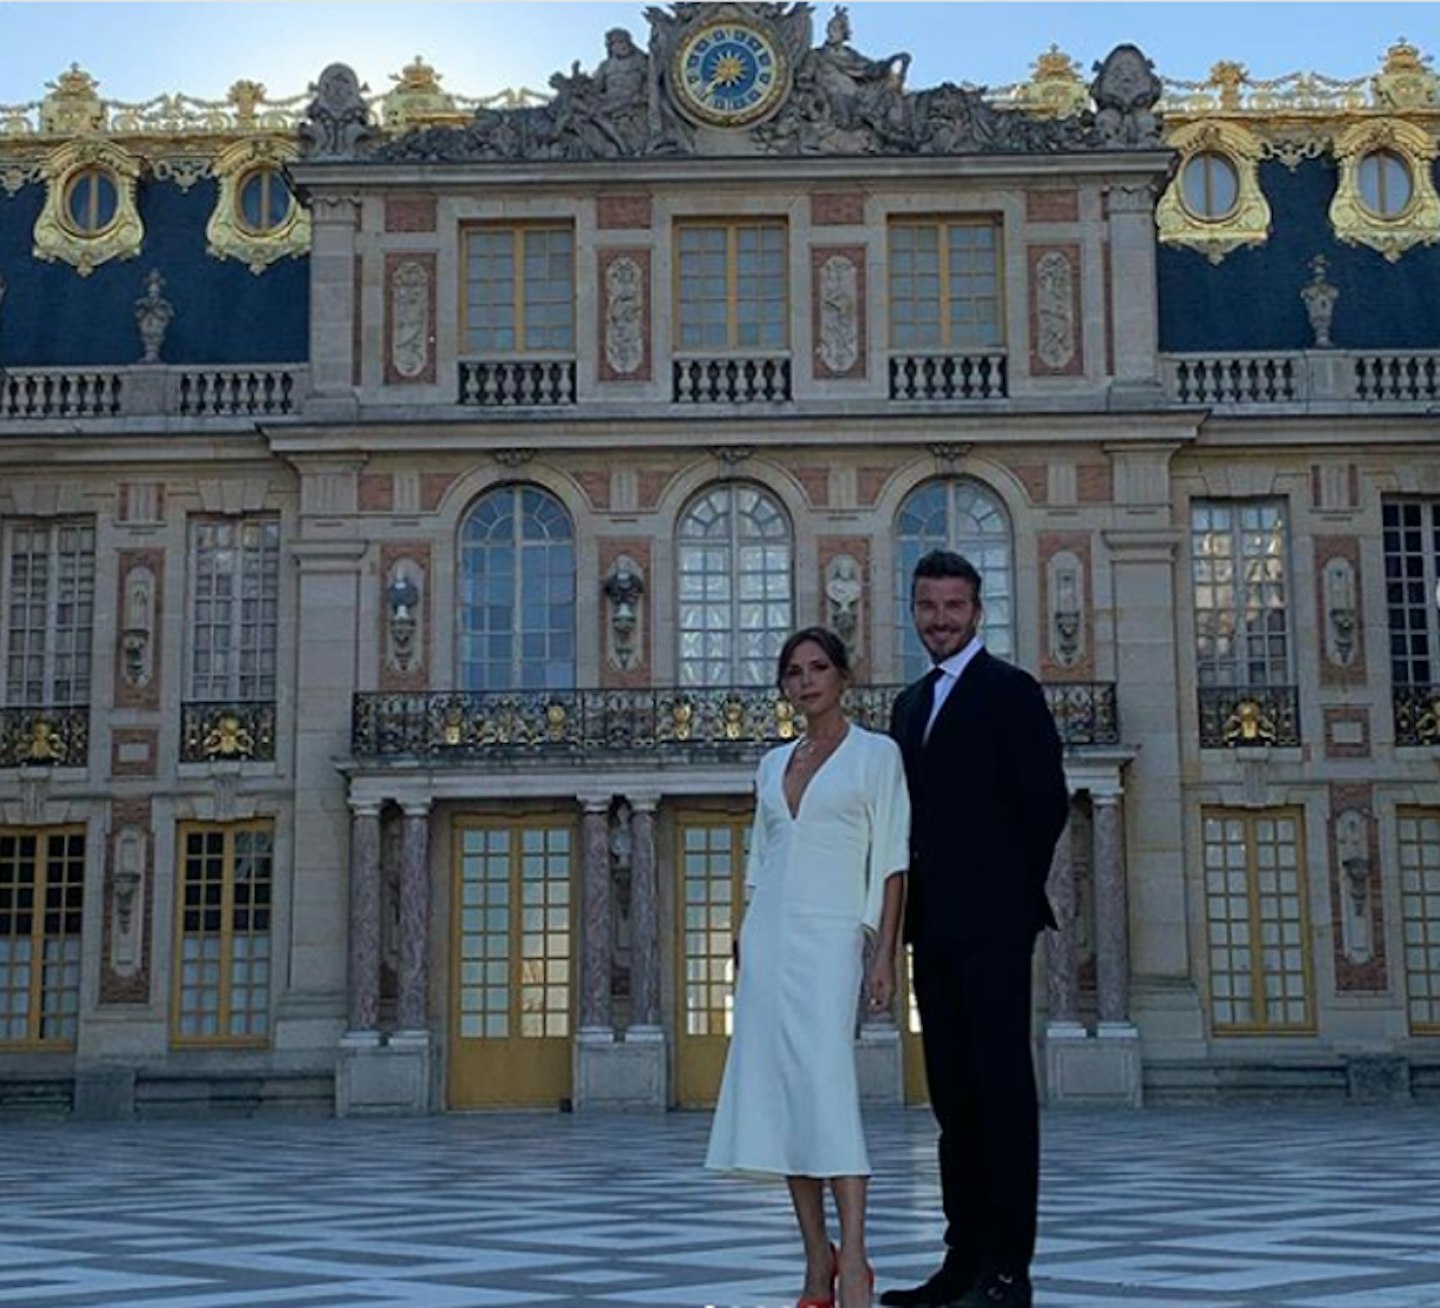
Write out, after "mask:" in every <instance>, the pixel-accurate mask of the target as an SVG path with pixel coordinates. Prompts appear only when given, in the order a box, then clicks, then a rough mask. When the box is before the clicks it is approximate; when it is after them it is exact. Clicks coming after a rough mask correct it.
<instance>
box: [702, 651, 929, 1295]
mask: <svg viewBox="0 0 1440 1308" xmlns="http://www.w3.org/2000/svg"><path fill="white" fill-rule="evenodd" d="M849 680H850V668H849V661H848V658H847V656H846V652H845V645H844V642H842V641H841V640H840V638H839V637H838V636H837V635H835V633H834V632H832V631H829V630H827V629H826V628H824V627H808V628H806V629H804V630H803V631H798V632H796V633H795V634H794V635H793V636H791V637H790V639H789V640H787V641H786V642H785V647H784V648H783V649H782V650H781V652H780V660H779V684H780V689H781V691H782V692H783V693H784V694H785V696H786V697H787V698H788V699H789V700H790V702H791V703H792V704H794V705H795V707H796V708H797V709H798V710H800V712H802V713H803V714H804V716H805V728H806V729H805V734H804V736H803V737H801V738H800V739H799V740H798V741H795V742H792V743H790V744H787V745H781V746H780V747H778V748H777V749H773V750H771V751H770V752H769V753H767V754H766V755H765V757H764V758H762V759H761V760H760V767H759V771H758V774H757V776H756V783H755V791H756V802H755V824H754V827H753V828H752V830H751V834H750V855H749V860H748V863H747V867H746V873H745V883H746V891H747V898H748V907H747V909H746V912H745V920H744V924H743V926H742V928H741V931H740V938H739V942H738V948H737V954H736V960H737V963H738V964H739V968H738V973H737V980H736V993H735V1028H734V1035H733V1037H732V1039H731V1041H730V1052H729V1055H728V1057H727V1059H726V1062H725V1076H724V1079H723V1081H722V1082H721V1086H720V1101H719V1103H718V1104H717V1105H716V1109H715V1121H714V1125H713V1127H712V1128H711V1133H710V1149H709V1153H708V1156H707V1157H706V1160H705V1161H706V1166H707V1167H712V1168H717V1169H720V1170H727V1171H742V1172H759V1173H769V1174H772V1175H780V1176H784V1177H785V1179H786V1180H787V1182H788V1183H789V1187H790V1198H791V1201H792V1202H793V1204H794V1207H795V1216H796V1219H797V1221H798V1222H799V1226H800V1234H801V1237H802V1238H803V1240H804V1242H805V1267H806V1270H805V1289H804V1293H803V1295H802V1297H801V1299H800V1301H799V1304H798V1305H797V1308H831V1306H832V1305H834V1304H835V1302H836V1293H837V1290H838V1293H839V1304H840V1308H856V1306H857V1305H861V1304H869V1302H870V1298H871V1294H872V1291H873V1288H874V1273H873V1271H872V1270H871V1268H870V1265H869V1260H868V1258H867V1256H866V1253H865V1196H866V1188H867V1183H868V1178H869V1175H870V1158H869V1155H868V1153H867V1151H866V1148H865V1132H864V1127H863V1125H862V1123H861V1120H860V1093H859V1086H858V1083H857V1080H856V1074H855V1019H856V1008H857V1004H858V1001H859V998H860V987H861V979H862V978H861V972H862V970H863V968H864V956H865V937H866V934H867V933H873V935H874V937H875V947H874V952H873V955H872V959H873V961H872V963H871V965H870V970H869V975H868V976H867V977H865V978H864V982H865V998H866V1001H867V1003H868V1005H869V1007H870V1009H871V1011H874V1012H881V1011H883V1010H885V1009H886V1008H888V1007H889V1006H890V1003H891V1001H892V1000H893V998H894V994H895V951H896V943H897V939H898V935H899V925H900V911H901V903H902V899H903V895H904V880H905V879H904V876H903V872H904V869H905V867H906V864H907V863H908V861H909V830H910V801H909V796H908V795H907V793H906V790H905V770H904V765H903V763H902V762H901V757H900V751H899V749H898V747H897V746H896V745H895V742H894V741H892V740H891V739H890V737H889V736H883V735H879V734H877V733H875V732H872V731H866V730H865V729H864V728H863V727H859V726H856V725H855V724H853V723H851V722H850V721H848V719H847V718H846V717H845V713H844V711H843V709H842V708H841V702H840V701H841V696H842V695H843V694H844V691H845V687H846V685H847V684H848V683H849ZM827 1180H828V1181H829V1183H830V1188H831V1191H832V1192H833V1194H834V1196H835V1204H836V1208H837V1209H838V1211H839V1218H840V1247H839V1249H838V1250H837V1249H835V1247H834V1246H832V1245H831V1243H830V1239H829V1235H828V1233H827V1227H826V1218H825V1182H826V1181H827Z"/></svg>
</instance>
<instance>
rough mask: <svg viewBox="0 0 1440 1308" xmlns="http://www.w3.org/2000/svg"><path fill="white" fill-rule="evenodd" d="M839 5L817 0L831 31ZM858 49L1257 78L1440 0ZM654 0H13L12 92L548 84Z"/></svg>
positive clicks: (1013, 74)
mask: <svg viewBox="0 0 1440 1308" xmlns="http://www.w3.org/2000/svg"><path fill="white" fill-rule="evenodd" d="M832 8H833V5H832V3H830V2H829V0H819V2H817V3H816V4H815V33H816V40H817V42H818V41H819V40H820V39H821V37H822V35H823V32H824V24H825V20H826V19H827V18H828V17H829V15H830V13H831V10H832ZM849 9H850V18H851V25H852V28H853V30H854V37H853V42H852V43H853V45H854V46H855V48H856V49H858V50H860V51H862V52H864V53H865V54H868V55H871V56H872V57H877V58H878V57H880V56H882V55H885V54H889V53H891V52H894V51H901V50H906V51H910V52H911V53H913V55H914V62H913V64H912V65H911V69H910V75H909V79H908V84H909V86H910V87H911V88H912V89H916V88H920V87H925V86H933V85H935V84H937V83H939V82H943V81H953V82H962V83H963V82H968V83H971V84H975V85H982V86H1001V85H1007V84H1010V83H1014V82H1020V81H1024V80H1025V79H1026V78H1027V77H1028V76H1029V75H1030V70H1031V68H1032V66H1033V64H1034V61H1035V58H1036V56H1037V55H1039V54H1040V53H1042V52H1043V51H1045V50H1047V49H1049V48H1050V46H1051V45H1052V43H1053V44H1055V45H1058V46H1059V47H1060V48H1061V49H1062V50H1064V51H1065V52H1066V53H1067V54H1069V55H1070V56H1071V57H1072V58H1074V59H1075V60H1076V62H1077V63H1078V64H1079V65H1080V67H1081V69H1082V71H1083V72H1084V74H1085V76H1086V78H1087V80H1088V79H1089V76H1090V69H1091V66H1092V65H1093V64H1094V63H1095V62H1096V61H1098V60H1100V59H1102V58H1103V57H1104V56H1105V54H1106V53H1108V51H1109V50H1110V49H1112V48H1113V47H1114V46H1115V45H1118V44H1120V43H1121V42H1124V41H1131V42H1134V43H1135V44H1137V45H1139V46H1140V47H1141V49H1142V50H1144V51H1145V53H1146V54H1147V55H1149V56H1150V58H1151V59H1152V60H1154V63H1155V66H1156V70H1157V71H1158V72H1159V73H1160V74H1161V75H1162V76H1164V77H1167V78H1173V79H1178V80H1182V81H1203V80H1204V79H1205V78H1206V76H1207V74H1208V72H1209V69H1210V67H1211V65H1212V64H1214V63H1215V62H1216V61H1218V60H1220V59H1233V60H1237V61H1239V62H1241V63H1243V64H1244V65H1245V66H1246V67H1247V68H1248V69H1249V71H1250V74H1251V76H1252V77H1253V78H1257V79H1273V78H1277V77H1283V76H1285V75H1287V74H1289V73H1294V72H1300V71H1305V72H1316V73H1322V74H1325V75H1326V76H1329V77H1334V78H1341V79H1349V78H1356V77H1367V76H1369V75H1370V74H1372V73H1375V72H1377V71H1379V68H1380V65H1381V63H1382V61H1383V58H1384V54H1385V51H1386V49H1387V48H1388V47H1389V46H1390V45H1391V44H1392V43H1393V42H1394V41H1395V40H1397V39H1398V38H1400V37H1402V36H1403V37H1405V38H1406V39H1408V40H1410V41H1411V42H1412V43H1413V44H1415V45H1417V46H1419V48H1420V49H1421V51H1422V52H1424V53H1426V54H1427V55H1428V54H1434V53H1440V5H1435V4H1433V3H1427V2H1424V0H1420V2H1416V3H1361V4H1357V3H1348V2H1346V0H1337V2H1336V3H1325V2H1316V0H1308V2H1306V0H1302V2H1296V3H1246V2H1245V0H1230V2H1228V3H1214V2H1213V0H1195V2H1194V3H1175V2H1171V3H1165V2H1163V0H1149V2H1137V0H1131V2H1128V3H1087V2H1086V0H1069V2H1068V3H1053V2H1040V0H1036V2H1035V3H1031V2H1029V0H1012V2H1011V3H968V2H964V3H957V2H955V0H930V2H928V3H904V2H900V0H883V2H882V0H852V2H851V3H850V5H849ZM644 13H645V5H644V4H643V3H635V4H617V3H611V2H609V0H604V2H599V0H596V2H580V3H577V2H576V0H525V2H524V3H512V2H510V0H452V2H451V3H430V2H429V0H345V2H344V3H341V2H339V0H327V2H325V3H316V2H314V0H214V2H213V3H212V2H210V0H150V2H145V3H135V2H134V0H118V2H116V3H74V2H73V0H30V2H20V0H0V49H3V50H5V51H7V52H8V53H7V54H6V57H5V59H4V60H3V61H0V106H4V105H16V104H25V103H28V102H31V101H35V100H38V99H40V98H42V97H43V96H44V95H45V94H46V84H47V83H50V82H53V81H54V80H55V78H56V76H57V74H59V73H60V72H62V71H64V70H65V69H67V68H68V67H69V66H70V65H71V64H72V63H78V64H79V65H80V66H81V67H82V68H84V69H85V70H86V71H87V72H89V73H90V74H91V75H92V76H94V77H95V78H97V79H98V81H99V83H100V94H101V95H102V96H104V97H105V98H106V99H110V100H119V101H126V102H136V101H144V100H149V99H151V98H153V97H154V96H157V95H159V94H162V93H165V94H174V93H177V92H184V93H185V94H187V95H191V96H195V97H197V98H199V99H223V98H224V97H225V93H226V91H227V90H228V88H229V87H230V86H231V85H232V84H233V83H234V82H236V81H238V80H240V79H242V78H247V79H251V80H254V81H258V82H261V83H262V84H263V85H264V86H265V87H266V89H267V92H268V94H269V97H270V98H271V99H276V100H280V99H285V98H288V97H290V96H295V95H300V94H302V93H303V92H305V91H306V89H307V87H308V86H309V85H310V83H312V82H313V81H314V80H315V78H316V76H317V75H318V74H319V72H320V70H321V69H322V68H323V67H324V66H325V65H326V64H328V63H332V62H335V61H340V62H344V63H348V64H350V65H351V67H352V68H354V69H355V71H356V72H357V73H358V74H359V75H360V78H361V80H362V81H363V82H366V83H367V84H368V85H369V87H370V89H371V90H372V91H374V92H377V93H379V92H383V91H387V90H389V89H390V87H391V86H392V85H393V83H392V80H391V78H392V75H393V74H396V73H398V72H399V71H400V69H401V68H402V67H403V66H404V65H405V64H407V63H409V62H410V61H411V60H412V59H413V58H414V57H415V56H416V55H417V54H418V55H422V56H424V58H425V60H426V61H427V62H428V63H430V64H432V65H433V66H434V67H435V68H436V69H437V70H438V71H439V73H440V74H441V75H442V78H443V83H442V84H443V86H444V88H445V89H446V90H449V91H455V92H459V93H462V94H465V95H473V96H480V95H490V94H493V93H494V92H496V91H499V90H502V89H504V88H507V87H519V86H528V87H532V88H534V89H536V90H544V89H545V88H546V84H547V82H548V80H549V77H550V74H551V73H553V72H555V71H556V70H559V69H564V70H568V69H569V67H570V65H571V63H572V62H574V61H575V60H579V61H580V63H581V65H582V67H585V68H593V67H594V66H595V65H596V64H597V63H598V62H599V61H600V59H601V58H602V57H603V54H604V33H605V31H606V29H607V28H610V27H617V26H618V27H627V28H629V29H630V30H631V31H632V32H633V33H634V34H635V35H636V37H637V39H639V41H640V43H641V44H642V45H643V44H644V41H645V39H647V36H648V32H649V26H648V24H647V22H646V19H645V16H644Z"/></svg>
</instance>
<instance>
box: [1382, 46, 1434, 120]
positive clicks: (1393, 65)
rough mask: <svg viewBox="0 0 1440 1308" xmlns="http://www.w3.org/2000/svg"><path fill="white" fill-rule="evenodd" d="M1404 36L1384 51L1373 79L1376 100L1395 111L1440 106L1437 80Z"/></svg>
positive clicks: (1423, 57) (1427, 62)
mask: <svg viewBox="0 0 1440 1308" xmlns="http://www.w3.org/2000/svg"><path fill="white" fill-rule="evenodd" d="M1429 62H1430V59H1429V57H1428V56H1425V55H1422V54H1421V53H1420V51H1419V50H1417V49H1416V48H1415V47H1414V46H1413V45H1411V44H1410V43H1409V42H1408V41H1407V40H1406V39H1405V38H1404V37H1403V36H1402V37H1401V38H1400V39H1399V40H1398V41H1396V42H1395V44H1394V45H1392V46H1391V47H1390V49H1389V50H1387V51H1386V52H1385V64H1384V67H1383V68H1382V69H1381V71H1380V73H1379V74H1378V75H1377V76H1376V78H1375V99H1376V101H1377V102H1378V103H1379V104H1382V105H1385V106H1387V107H1389V108H1394V109H1428V108H1434V107H1435V106H1436V105H1437V104H1440V77H1437V76H1436V75H1435V74H1434V73H1433V72H1432V71H1431V70H1430V69H1429V68H1428V67H1426V65H1427V64H1429Z"/></svg>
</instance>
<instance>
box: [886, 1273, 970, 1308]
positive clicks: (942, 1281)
mask: <svg viewBox="0 0 1440 1308" xmlns="http://www.w3.org/2000/svg"><path fill="white" fill-rule="evenodd" d="M974 1284H975V1273H973V1272H967V1271H965V1270H964V1269H963V1268H960V1267H957V1266H955V1265H953V1264H951V1263H945V1264H944V1265H943V1266H941V1268H940V1270H939V1271H937V1272H936V1273H935V1274H934V1275H933V1276H931V1278H930V1279H929V1280H928V1281H926V1282H924V1283H923V1284H922V1285H916V1286H912V1287H911V1288H910V1289H908V1290H886V1291H885V1293H884V1294H882V1295H881V1296H880V1302H881V1303H882V1304H884V1305H886V1308H944V1305H945V1304H948V1303H951V1302H952V1301H953V1300H955V1299H958V1298H959V1297H960V1296H961V1295H963V1294H964V1293H965V1292H966V1291H967V1290H969V1289H970V1287H971V1286H973V1285H974Z"/></svg>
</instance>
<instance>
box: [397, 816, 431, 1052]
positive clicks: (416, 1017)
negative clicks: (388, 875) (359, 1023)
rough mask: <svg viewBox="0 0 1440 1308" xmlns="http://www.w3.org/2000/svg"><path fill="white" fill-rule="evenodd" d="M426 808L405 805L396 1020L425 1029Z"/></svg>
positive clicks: (404, 1026)
mask: <svg viewBox="0 0 1440 1308" xmlns="http://www.w3.org/2000/svg"><path fill="white" fill-rule="evenodd" d="M429 953H430V808H429V805H428V804H406V805H405V819H404V827H403V832H402V836H401V855H400V997H399V1005H398V1008H399V1023H400V1029H401V1030H402V1031H405V1032H412V1033H413V1032H428V1031H429V1020H428V1019H429V1014H428V1009H429V991H430V968H429Z"/></svg>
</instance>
